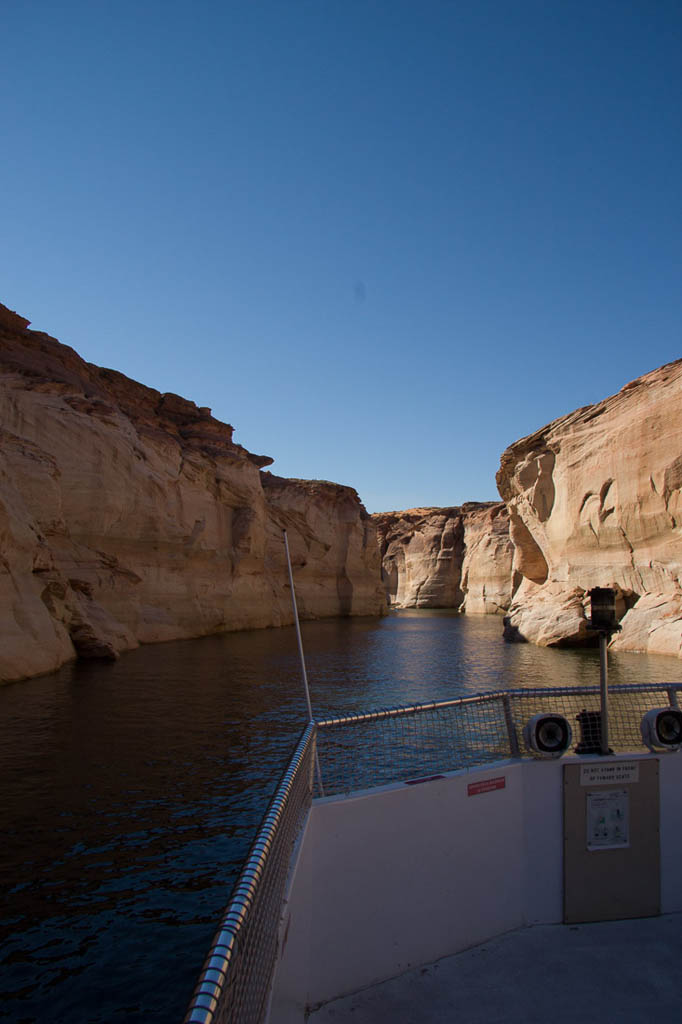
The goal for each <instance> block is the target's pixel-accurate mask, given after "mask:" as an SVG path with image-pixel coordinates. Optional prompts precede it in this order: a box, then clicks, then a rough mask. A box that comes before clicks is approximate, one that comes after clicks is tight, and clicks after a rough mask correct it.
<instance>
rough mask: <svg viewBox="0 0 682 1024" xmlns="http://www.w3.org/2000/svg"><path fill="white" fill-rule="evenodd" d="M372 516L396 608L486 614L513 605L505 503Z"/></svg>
mask: <svg viewBox="0 0 682 1024" xmlns="http://www.w3.org/2000/svg"><path fill="white" fill-rule="evenodd" d="M372 519H373V520H374V522H375V524H376V526H377V530H378V534H379V542H380V546H381V553H382V564H383V575H384V583H385V586H386V593H387V597H388V600H389V602H390V604H391V605H392V606H394V607H396V608H456V609H457V610H459V611H462V612H469V613H472V612H473V613H483V614H499V613H500V612H503V611H505V610H506V609H507V608H508V607H509V602H510V599H511V560H512V546H511V543H510V540H509V521H508V517H507V513H506V509H505V507H504V505H502V504H500V503H494V502H484V503H477V502H469V503H467V504H465V505H462V506H453V507H451V508H413V509H407V510H406V511H404V512H384V513H380V514H375V515H373V516H372Z"/></svg>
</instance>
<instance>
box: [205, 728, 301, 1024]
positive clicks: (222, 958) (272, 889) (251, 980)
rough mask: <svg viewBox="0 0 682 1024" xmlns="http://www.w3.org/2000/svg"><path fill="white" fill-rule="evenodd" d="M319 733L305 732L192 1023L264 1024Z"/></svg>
mask: <svg viewBox="0 0 682 1024" xmlns="http://www.w3.org/2000/svg"><path fill="white" fill-rule="evenodd" d="M314 754H315V726H314V724H313V723H312V722H311V723H310V724H309V725H308V726H307V727H306V729H305V730H304V731H303V733H302V735H301V738H300V740H299V742H298V744H297V746H296V750H295V751H294V754H293V757H292V759H291V761H290V762H289V765H288V767H287V769H286V770H285V772H284V774H283V776H282V779H281V781H280V783H279V786H278V787H277V790H276V792H275V795H274V797H273V798H272V801H271V803H270V806H269V807H268V810H267V811H266V814H265V817H264V818H263V821H262V824H261V827H260V829H259V831H258V834H257V836H256V838H255V840H254V842H253V845H252V846H251V849H250V851H249V854H248V856H247V858H246V862H245V864H244V867H243V869H242V871H241V874H240V875H239V878H238V879H237V882H236V883H235V886H234V889H233V890H232V897H231V900H230V903H229V905H228V907H227V910H226V911H225V913H224V914H223V918H222V920H221V922H220V926H219V928H218V931H217V933H216V935H215V938H214V939H213V944H212V946H211V948H210V950H209V953H208V957H207V958H206V961H205V963H204V966H203V969H202V971H201V974H200V976H199V981H198V982H197V986H196V988H195V990H194V995H193V997H192V1001H191V1003H190V1006H189V1009H188V1011H187V1014H186V1016H185V1024H260V1022H261V1021H263V1020H264V1018H265V1014H266V1011H267V1000H268V995H269V992H270V985H271V981H272V975H273V971H274V968H275V962H276V959H277V942H278V936H279V922H280V914H281V910H282V900H283V898H284V894H285V890H286V883H287V876H288V873H289V867H290V864H291V855H292V852H293V848H294V845H295V843H296V840H297V838H298V835H299V833H300V830H301V826H302V824H303V820H304V818H305V815H306V813H307V811H308V809H309V807H310V804H311V802H312V796H313V766H314Z"/></svg>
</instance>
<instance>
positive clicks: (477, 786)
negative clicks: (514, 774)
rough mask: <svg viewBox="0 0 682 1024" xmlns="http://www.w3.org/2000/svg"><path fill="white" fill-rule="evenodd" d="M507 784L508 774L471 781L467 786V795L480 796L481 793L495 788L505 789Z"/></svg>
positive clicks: (490, 791)
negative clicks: (480, 780)
mask: <svg viewBox="0 0 682 1024" xmlns="http://www.w3.org/2000/svg"><path fill="white" fill-rule="evenodd" d="M506 785H507V777H506V775H498V776H497V777H496V778H494V779H485V780H483V781H482V782H470V783H469V785H468V786H467V795H468V796H480V795H481V793H492V791H493V790H494V789H504V788H505V786H506Z"/></svg>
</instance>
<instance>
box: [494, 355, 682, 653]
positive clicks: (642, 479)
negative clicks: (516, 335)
mask: <svg viewBox="0 0 682 1024" xmlns="http://www.w3.org/2000/svg"><path fill="white" fill-rule="evenodd" d="M497 482H498V487H499V491H500V494H501V496H502V498H503V499H504V500H505V502H506V503H507V507H508V510H509V516H510V532H511V537H512V540H513V542H514V564H513V589H514V598H513V603H512V605H511V607H510V609H509V616H508V618H507V620H506V635H507V637H508V638H510V639H526V640H531V641H534V642H535V643H538V644H543V645H551V644H557V645H561V644H580V643H584V642H588V641H589V640H590V634H589V632H588V628H587V616H589V607H588V603H589V602H588V598H587V596H586V593H587V591H588V590H590V589H591V588H592V587H595V586H599V587H613V588H615V589H616V592H617V605H618V612H619V615H620V616H621V626H622V632H621V633H619V634H617V635H616V637H615V638H614V640H613V643H612V646H613V647H614V648H617V649H621V650H632V651H649V652H657V653H663V654H675V655H680V654H682V493H681V491H680V488H681V487H682V360H678V361H677V362H674V363H670V364H668V365H667V366H662V367H661V368H660V369H658V370H654V371H653V372H652V373H648V374H646V375H645V376H644V377H640V378H639V379H638V380H635V381H632V383H630V384H628V385H626V386H625V387H624V388H623V389H622V390H621V391H620V392H619V393H618V394H617V395H614V396H612V397H611V398H607V399H605V400H604V401H603V402H599V403H598V404H597V405H593V406H588V407H585V408H583V409H578V410H577V411H576V412H574V413H571V414H570V415H568V416H563V417H562V418H561V419H558V420H555V421H554V422H553V423H550V424H549V425H548V426H546V427H543V428H542V429H541V430H538V431H537V432H536V433H534V434H532V435H531V436H529V437H525V438H523V439H522V440H520V441H517V442H516V443H515V444H513V445H511V447H509V448H508V449H507V450H506V451H505V452H504V453H503V455H502V459H501V466H500V470H499V472H498V475H497Z"/></svg>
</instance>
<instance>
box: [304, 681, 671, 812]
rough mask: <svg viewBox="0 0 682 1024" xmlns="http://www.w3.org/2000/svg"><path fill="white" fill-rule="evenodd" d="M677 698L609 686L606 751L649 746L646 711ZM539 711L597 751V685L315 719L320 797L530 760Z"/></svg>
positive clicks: (652, 688)
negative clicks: (558, 718)
mask: <svg viewBox="0 0 682 1024" xmlns="http://www.w3.org/2000/svg"><path fill="white" fill-rule="evenodd" d="M680 700H682V683H654V684H623V685H615V686H611V687H610V688H609V743H610V746H611V749H612V750H613V751H614V752H615V753H619V752H625V751H638V750H644V749H646V748H645V747H644V744H643V741H642V737H641V733H640V721H641V718H642V716H643V715H644V713H645V712H646V711H648V710H650V709H651V708H653V707H659V706H669V705H672V706H673V707H677V706H678V702H679V701H680ZM543 712H545V713H552V714H560V715H563V716H564V717H565V718H566V719H568V721H569V724H570V725H571V727H572V732H573V744H572V746H573V747H574V748H576V747H578V751H579V752H582V753H589V752H593V753H598V752H599V739H600V732H601V725H600V722H601V719H600V691H599V686H584V685H583V686H563V687H545V688H535V689H519V690H496V691H494V692H491V693H485V694H478V695H476V696H467V697H458V698H454V699H452V700H443V701H436V702H432V703H429V704H413V705H410V706H408V707H397V708H386V709H383V710H380V711H373V712H369V713H367V714H351V715H344V716H342V717H337V718H328V719H324V720H322V721H318V722H317V729H318V734H317V754H318V759H319V765H320V774H321V779H322V784H323V787H324V790H323V792H324V795H325V796H334V795H338V794H342V793H349V792H355V791H357V790H362V789H368V788H372V787H375V786H381V785H388V784H389V783H394V782H406V781H418V780H420V779H423V778H429V777H431V776H433V775H437V774H440V773H442V772H446V771H453V770H455V769H458V768H467V767H476V766H481V765H485V764H489V763H493V762H495V761H500V760H504V759H506V758H515V757H524V756H525V757H529V756H531V755H530V753H529V751H528V750H527V749H526V748H525V744H524V740H523V729H524V726H525V725H526V723H527V722H528V721H529V719H530V718H531V717H533V716H534V715H536V714H539V713H543Z"/></svg>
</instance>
